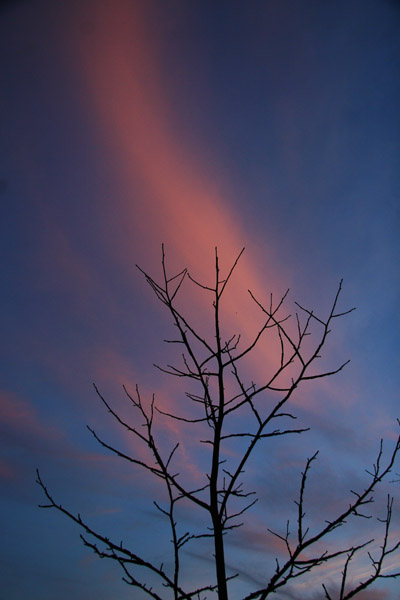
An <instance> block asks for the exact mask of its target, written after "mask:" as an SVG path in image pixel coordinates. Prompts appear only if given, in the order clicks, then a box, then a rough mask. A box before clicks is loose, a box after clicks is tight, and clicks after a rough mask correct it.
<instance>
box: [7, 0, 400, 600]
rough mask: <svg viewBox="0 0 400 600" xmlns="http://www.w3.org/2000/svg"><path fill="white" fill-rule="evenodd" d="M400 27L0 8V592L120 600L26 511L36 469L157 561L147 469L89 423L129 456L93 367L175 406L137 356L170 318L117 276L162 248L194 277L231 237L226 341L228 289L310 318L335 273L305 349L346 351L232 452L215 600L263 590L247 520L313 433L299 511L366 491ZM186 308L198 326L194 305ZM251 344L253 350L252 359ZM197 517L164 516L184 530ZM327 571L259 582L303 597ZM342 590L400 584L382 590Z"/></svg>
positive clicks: (399, 23)
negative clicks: (285, 415) (233, 501)
mask: <svg viewBox="0 0 400 600" xmlns="http://www.w3.org/2000/svg"><path fill="white" fill-rule="evenodd" d="M399 31H400V3H399V2H395V1H393V0H392V1H390V0H346V1H344V0H343V1H342V0H338V1H336V2H323V1H320V0H318V1H313V0H306V1H305V2H298V1H297V0H281V1H279V2H272V1H268V0H265V1H263V2H261V1H252V2H236V1H230V2H225V1H218V2H208V1H203V2H195V1H193V2H188V1H184V0H175V1H171V2H162V1H160V0H159V1H155V0H147V1H144V0H143V1H142V0H133V1H130V0H115V2H112V3H110V2H106V1H105V0H98V1H95V0H70V1H69V2H64V1H62V0H61V1H59V2H53V1H50V0H37V1H36V2H27V1H23V0H21V1H19V2H18V1H15V2H11V1H10V2H5V3H3V4H2V7H1V10H0V81H1V91H0V114H1V120H0V122H1V125H0V132H1V133H0V157H1V161H0V202H1V221H0V227H1V232H0V233H1V235H0V253H1V258H2V266H1V274H2V286H1V292H0V294H1V317H0V319H1V331H2V338H3V346H2V350H1V352H2V355H1V364H2V370H1V371H2V373H1V379H0V434H1V439H2V453H1V457H0V478H1V490H2V493H1V500H0V503H1V504H0V507H1V510H0V514H1V515H2V517H1V521H2V524H1V530H2V533H1V537H2V540H3V544H2V547H1V549H0V553H1V556H0V576H1V581H2V597H4V598H7V600H8V599H10V600H11V599H12V600H22V599H24V600H25V599H26V598H29V599H31V600H50V599H51V600H53V599H54V598H55V597H58V598H59V599H60V600H64V599H67V598H68V599H70V598H74V599H75V600H80V599H82V600H83V599H87V598H92V597H96V598H97V600H108V599H109V598H115V597H118V598H120V599H121V600H125V599H128V598H141V596H140V595H139V593H138V592H136V591H135V590H132V589H130V588H129V586H127V585H125V584H124V583H123V582H121V579H120V575H121V574H120V572H119V571H118V569H117V566H116V565H113V564H107V562H106V561H98V560H97V559H96V557H95V556H94V555H93V553H91V552H90V551H89V550H88V549H85V548H83V547H82V544H81V543H80V540H79V532H78V531H77V529H76V527H74V526H73V524H72V523H70V522H68V521H66V520H65V519H63V518H62V516H61V515H59V514H56V513H55V512H54V511H49V510H39V508H37V504H38V503H40V502H42V501H43V494H41V491H40V489H39V488H38V486H37V485H36V484H35V468H36V467H40V470H41V473H42V475H43V478H44V479H45V481H46V483H47V484H48V486H49V487H50V488H51V490H52V491H53V493H54V496H55V497H56V499H58V500H59V501H60V502H62V503H63V504H64V505H65V506H69V507H70V508H71V510H75V511H77V512H78V511H79V512H81V513H82V515H85V518H87V520H90V522H91V523H92V524H93V525H96V526H98V527H99V528H100V529H102V530H103V531H107V532H110V535H115V537H117V538H118V537H119V536H120V537H122V538H123V539H125V540H126V541H127V543H128V542H129V543H131V544H132V546H135V544H136V545H137V547H139V548H140V550H141V551H142V552H143V553H144V554H146V555H147V556H149V557H150V558H152V559H154V560H158V559H160V560H163V559H164V557H165V556H168V552H169V549H168V532H166V528H165V524H164V523H163V521H162V519H161V518H160V516H159V515H157V514H156V515H155V514H154V513H153V511H152V501H153V499H158V498H159V491H158V489H157V486H156V485H155V484H156V482H152V481H151V479H148V478H146V477H144V475H143V473H141V472H138V471H134V472H132V471H131V470H130V469H129V468H128V466H127V465H125V464H121V461H119V460H118V459H116V458H115V457H113V456H111V455H110V454H108V453H107V452H106V451H105V450H102V449H101V448H100V447H99V446H98V445H96V443H95V440H94V439H93V437H92V436H91V435H90V433H89V432H88V431H87V429H86V424H87V423H89V424H90V425H91V426H93V427H94V428H95V429H96V430H99V431H101V432H102V433H103V435H104V436H105V437H107V439H109V440H111V442H113V443H115V444H117V445H118V444H121V445H122V446H123V447H125V448H127V449H131V450H132V451H133V447H132V444H131V441H130V440H129V439H128V438H127V437H126V436H124V435H122V434H121V433H120V432H119V431H118V429H117V428H116V427H115V424H114V423H112V422H110V419H109V418H108V416H107V414H106V411H105V410H104V409H103V407H102V406H101V405H100V403H99V401H98V399H97V398H96V395H95V393H94V391H93V388H92V382H93V381H95V382H96V384H97V385H98V386H99V388H101V390H102V391H103V392H104V394H105V395H107V397H108V398H110V399H112V400H113V402H115V403H116V406H117V407H119V409H120V410H121V411H122V413H123V414H125V411H126V410H127V409H126V406H125V404H124V397H123V391H122V384H126V385H127V386H128V387H129V388H130V389H134V386H135V384H136V383H138V384H140V386H141V389H142V390H143V393H144V394H147V395H149V394H151V393H152V392H155V393H156V397H158V398H159V402H160V403H161V404H162V405H163V406H166V407H167V408H172V409H174V408H176V407H177V403H178V402H181V399H182V396H181V390H180V388H179V387H178V386H177V384H176V382H174V381H170V380H169V379H168V378H167V377H163V376H162V374H160V373H159V372H157V371H155V370H154V368H153V366H152V365H153V363H154V362H157V363H164V362H167V361H169V360H170V358H169V356H168V355H167V352H168V351H170V348H165V347H163V346H162V339H164V338H165V337H167V336H168V333H169V332H170V324H169V323H168V320H167V316H166V314H165V313H164V312H163V311H162V309H161V308H162V307H161V306H158V305H157V303H156V302H155V300H154V298H152V296H151V292H150V290H149V289H147V288H146V284H145V281H144V280H143V278H142V277H141V276H140V273H139V272H138V271H137V269H136V267H135V265H136V264H139V265H141V266H143V267H144V268H145V269H147V270H149V271H150V272H151V273H153V274H157V273H158V274H159V273H160V256H161V244H162V243H163V242H164V243H165V247H166V251H167V257H168V260H169V264H170V265H171V270H172V271H174V270H175V269H177V270H178V269H181V268H183V267H185V266H188V267H189V268H190V270H191V272H193V273H194V274H197V275H198V276H199V278H200V279H201V280H204V281H206V280H207V278H210V277H212V265H213V256H214V247H215V246H216V245H218V247H219V252H220V256H221V261H222V265H223V268H225V269H227V268H228V267H229V265H230V264H231V262H232V261H233V260H234V258H235V257H236V256H237V254H238V253H239V251H240V249H241V248H242V247H243V246H245V247H246V252H245V255H244V257H243V260H242V261H241V263H240V264H239V267H238V270H237V275H236V279H235V283H234V285H233V289H232V293H231V296H230V297H229V298H230V299H229V302H227V304H226V308H225V310H226V327H227V329H229V328H230V327H235V326H236V327H237V328H238V329H239V330H240V331H242V333H243V335H251V332H252V331H253V330H254V328H255V327H256V323H257V318H258V317H257V316H254V315H255V311H254V307H253V306H252V305H251V304H249V303H248V301H247V300H246V299H245V295H244V294H245V293H246V292H247V289H248V288H250V289H252V290H253V291H254V292H255V293H256V294H257V295H259V296H261V295H262V294H265V297H266V298H268V297H269V293H270V292H271V291H272V292H273V293H274V294H276V295H277V296H276V297H278V296H279V295H280V294H283V293H284V291H285V290H286V289H287V288H288V287H290V289H291V291H290V295H289V300H288V309H287V310H288V312H293V310H294V304H293V303H294V301H295V300H298V301H299V302H300V303H301V304H304V305H306V306H308V307H312V308H315V310H316V311H317V313H321V314H325V313H326V311H327V310H329V306H330V302H331V301H332V298H333V297H334V294H335V291H336V289H337V286H338V283H339V281H340V279H341V278H342V277H343V278H344V286H343V293H342V297H341V301H340V303H341V304H340V308H341V309H347V308H351V307H352V306H357V310H356V311H355V312H352V313H351V314H350V315H349V316H347V317H346V319H345V320H338V321H337V324H336V323H335V326H336V327H335V330H334V332H332V337H331V339H330V340H329V345H328V347H327V353H326V355H325V359H324V360H326V364H329V365H334V366H336V365H337V364H340V363H341V362H343V361H344V360H347V359H348V358H350V359H351V363H350V364H349V365H348V367H346V369H345V370H344V371H343V372H341V373H340V374H339V375H337V376H336V377H335V378H333V379H331V380H326V381H325V382H324V383H323V384H316V385H315V387H313V386H312V385H311V384H310V385H309V386H307V387H305V388H304V389H302V390H299V395H298V397H297V398H296V399H295V400H294V402H293V407H292V408H293V410H294V411H295V412H296V414H297V415H298V416H299V422H300V421H301V425H302V426H310V427H311V428H312V429H311V432H310V433H309V434H307V435H304V436H302V438H301V440H299V439H296V440H290V441H286V440H285V441H281V440H280V441H279V442H278V443H276V445H275V446H274V447H273V448H272V447H271V451H270V452H268V459H266V458H265V455H263V454H260V455H256V457H255V462H254V464H253V465H252V467H251V468H250V469H249V472H248V477H249V481H250V482H251V483H252V484H253V483H254V484H255V485H256V486H257V489H258V492H259V498H260V501H259V503H258V505H257V507H256V508H255V510H254V512H252V513H251V514H250V513H249V516H248V520H247V521H246V527H245V528H243V529H241V530H238V531H237V532H235V533H233V534H232V536H231V541H230V542H229V544H228V545H227V548H228V549H229V564H230V565H231V567H232V569H239V570H240V571H241V572H242V575H243V578H242V580H241V583H237V584H235V585H236V587H234V586H233V584H232V599H233V600H239V598H241V597H243V596H244V595H246V594H248V593H249V592H250V591H251V590H252V589H254V584H255V582H257V583H256V585H259V582H260V581H261V580H262V578H263V574H264V570H265V564H266V563H268V567H267V569H273V565H274V559H275V555H276V552H278V551H279V549H277V548H275V547H274V546H273V543H272V542H271V539H270V537H268V533H267V528H268V527H270V526H271V525H270V522H271V521H272V522H273V524H274V527H281V528H283V529H284V528H285V524H286V519H287V518H288V514H289V513H290V511H292V510H293V502H292V500H293V499H294V498H295V497H296V493H297V489H298V481H297V479H296V477H298V474H299V473H300V471H301V469H302V465H304V461H305V459H306V458H307V456H309V455H310V453H312V452H314V451H315V450H316V449H318V448H319V449H320V458H319V463H318V465H316V467H315V479H314V480H313V482H311V483H310V497H309V505H310V514H311V515H312V522H313V523H314V524H315V523H316V522H318V519H319V518H322V519H324V518H325V516H324V512H323V510H322V509H323V508H324V507H328V509H329V510H332V511H333V512H335V509H337V507H338V506H340V505H341V502H342V503H343V502H347V499H348V493H349V490H350V489H353V488H354V487H357V486H358V487H361V488H362V487H363V485H364V482H365V479H364V475H365V473H364V469H365V468H368V467H369V466H370V465H371V464H372V462H373V460H374V459H375V457H376V452H377V448H378V444H379V439H380V438H381V437H384V438H385V439H386V440H387V448H389V446H390V443H393V440H394V439H395V437H396V435H397V425H396V418H397V417H398V416H399V395H398V390H399V384H400V381H399V372H400V369H399V367H400V364H399V362H400V361H399V358H400V355H399V344H398V338H399V333H400V327H399V325H400V322H399V311H398V307H399V300H400V297H399V289H400V287H399V272H400V271H399V267H400V260H399V259H400V242H399V225H400V170H399V164H400V147H399V146H400V143H399V142H400V112H399V109H398V107H399V105H400V35H399ZM235 286H236V287H235ZM238 290H241V291H238ZM187 293H188V294H190V292H187ZM235 303H236V304H235ZM187 309H188V311H189V312H190V309H192V310H193V315H192V316H193V318H194V319H195V320H196V319H198V320H199V321H200V322H201V321H202V320H204V319H205V318H206V305H205V303H204V302H203V300H202V299H200V298H198V297H194V296H190V295H188V297H187ZM235 332H236V331H233V333H235ZM270 351H272V350H271V349H270V348H269V347H268V348H267V349H266V352H267V354H268V352H270ZM263 360H264V359H263V357H262V356H260V357H259V360H258V362H256V363H255V364H253V365H251V366H249V369H250V370H252V373H253V371H254V374H255V376H257V375H260V373H261V371H262V365H263ZM268 360H269V359H268ZM249 372H250V371H249ZM179 406H180V404H179ZM163 435H164V438H163V439H164V442H165V444H167V443H168V440H169V439H170V437H171V436H172V435H176V436H178V437H179V439H180V440H181V444H182V447H184V448H185V451H187V456H186V458H185V460H186V462H185V460H184V459H183V458H181V461H182V465H181V466H183V467H184V466H186V467H187V468H189V470H190V469H195V468H197V467H200V468H202V467H203V468H206V467H205V464H204V460H203V458H202V455H201V454H200V452H199V451H198V448H197V447H196V446H195V445H194V444H192V440H191V439H190V437H189V436H188V435H187V434H186V433H185V432H184V431H183V430H182V431H181V430H179V431H176V432H175V433H172V432H171V431H170V430H168V429H167V430H165V431H164V432H163ZM135 451H136V449H135ZM196 465H197V466H196ZM195 466H196V467H195ZM398 470H399V472H400V466H399V469H398ZM388 491H390V492H391V493H393V494H394V496H395V502H397V506H398V507H399V508H398V509H397V512H396V515H395V517H394V520H393V535H394V536H395V535H396V533H397V534H398V535H399V532H400V518H399V514H400V513H399V510H400V487H399V484H389V483H387V484H385V485H384V486H383V488H382V492H381V494H380V495H378V497H377V507H378V509H379V506H381V505H380V504H379V501H383V502H384V501H385V494H386V493H387V492H388ZM197 518H198V517H197V516H196V515H194V514H191V513H189V512H188V511H186V513H184V514H183V515H182V519H183V522H184V523H187V524H189V525H190V526H193V527H196V526H197ZM164 533H166V543H165V544H164V542H161V541H160V542H158V541H159V540H161V539H162V536H163V534H164ZM361 534H362V531H361V532H360V531H357V530H355V531H353V532H352V534H351V535H353V536H354V538H353V539H354V540H356V541H357V540H358V537H357V536H360V535H361ZM154 539H157V547H156V548H155V547H154V544H153V542H154ZM343 539H344V538H343ZM243 548H246V549H248V552H243ZM192 550H193V551H192V552H188V553H187V555H186V559H187V560H188V571H187V573H186V575H185V576H186V577H189V578H192V579H193V580H194V581H199V582H200V581H201V580H202V578H203V577H204V576H205V574H206V573H209V572H210V569H211V568H212V565H211V563H210V560H209V556H210V549H209V548H208V546H207V545H206V544H204V545H203V544H200V545H199V547H197V548H195V547H194V546H193V548H192ZM399 561H400V557H399V556H397V557H393V560H392V563H391V565H390V566H392V567H393V568H396V566H397V569H398V568H399V564H400V562H399ZM366 564H367V563H365V564H364V563H362V562H361V563H360V564H359V565H357V566H356V568H355V571H354V577H355V579H357V577H358V576H361V575H362V573H363V572H364V571H363V569H365V565H366ZM340 568H341V567H340V565H339V564H337V565H334V566H333V567H332V569H331V571H329V570H328V569H327V570H326V571H323V572H322V574H321V576H315V578H314V579H313V580H310V581H309V582H308V583H307V585H306V586H305V587H302V586H301V585H300V584H299V585H297V586H293V588H291V589H290V592H288V594H287V595H284V594H283V593H282V594H281V596H279V597H280V598H282V599H284V598H293V599H295V600H299V599H300V598H301V599H302V600H308V599H309V600H311V599H313V598H317V597H318V598H319V597H320V596H319V595H318V594H320V593H321V589H322V588H321V582H322V581H324V580H325V581H326V580H328V581H333V582H334V581H336V580H337V573H340ZM335 569H336V570H335ZM324 577H325V579H323V578H324ZM326 578H327V579H326ZM252 586H253V587H252ZM277 597H278V596H277ZM359 597H360V599H362V598H364V600H378V599H380V600H383V599H386V600H396V599H397V598H400V595H399V592H398V587H396V584H395V583H393V582H390V581H387V582H383V583H380V584H379V585H377V586H376V588H374V591H372V590H371V591H370V592H369V593H368V594H367V593H366V594H365V595H360V596H359Z"/></svg>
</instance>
